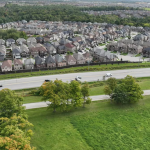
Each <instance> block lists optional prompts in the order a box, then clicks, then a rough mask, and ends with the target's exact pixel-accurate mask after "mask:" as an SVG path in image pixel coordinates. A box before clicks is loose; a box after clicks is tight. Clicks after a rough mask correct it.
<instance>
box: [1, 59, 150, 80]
mask: <svg viewBox="0 0 150 150" xmlns="http://www.w3.org/2000/svg"><path fill="white" fill-rule="evenodd" d="M149 67H150V63H149V62H145V63H124V64H123V63H122V64H113V65H112V64H107V65H106V64H103V65H94V66H90V65H89V66H88V65H87V66H83V67H72V68H66V69H58V70H57V69H56V70H46V71H36V72H25V73H13V74H1V75H0V80H5V79H13V78H22V77H33V76H43V75H54V74H66V73H76V72H88V71H89V72H91V71H92V72H94V71H107V70H121V69H136V68H149Z"/></svg>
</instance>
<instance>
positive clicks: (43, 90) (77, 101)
mask: <svg viewBox="0 0 150 150" xmlns="http://www.w3.org/2000/svg"><path fill="white" fill-rule="evenodd" d="M31 94H33V95H36V96H43V98H42V100H43V101H49V102H50V104H49V106H48V107H49V108H52V109H53V111H54V112H56V110H57V109H58V110H60V111H62V112H68V111H69V110H71V109H73V108H78V107H81V106H83V107H85V105H86V104H90V103H91V99H90V98H89V85H88V83H86V82H85V83H84V84H82V85H81V84H80V82H78V81H75V80H73V81H71V82H70V83H68V82H62V81H61V80H55V81H50V82H44V83H43V85H42V86H41V87H40V88H39V89H38V90H35V91H31Z"/></svg>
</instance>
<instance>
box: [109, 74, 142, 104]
mask: <svg viewBox="0 0 150 150" xmlns="http://www.w3.org/2000/svg"><path fill="white" fill-rule="evenodd" d="M142 94H143V91H142V90H141V88H140V86H139V85H138V84H137V83H136V81H135V79H134V78H133V77H132V76H126V77H125V79H123V80H122V83H121V84H120V85H118V86H116V87H115V89H114V90H113V93H112V95H111V99H113V100H114V101H115V102H116V103H120V104H127V103H135V102H137V101H139V100H140V99H142V98H143V96H142Z"/></svg>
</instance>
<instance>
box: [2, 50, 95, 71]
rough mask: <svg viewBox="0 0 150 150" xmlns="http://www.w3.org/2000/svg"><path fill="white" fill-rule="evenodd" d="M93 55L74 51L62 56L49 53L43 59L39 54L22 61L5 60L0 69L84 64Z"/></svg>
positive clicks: (90, 59)
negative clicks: (71, 53)
mask: <svg viewBox="0 0 150 150" xmlns="http://www.w3.org/2000/svg"><path fill="white" fill-rule="evenodd" d="M92 60H93V57H92V56H91V54H90V53H89V52H86V53H85V54H83V55H82V54H79V53H74V54H73V55H66V56H62V55H59V54H56V55H54V56H52V55H49V56H47V57H46V58H45V59H44V58H41V57H40V56H36V57H35V58H34V59H33V58H28V59H25V60H24V61H22V60H21V59H14V61H13V62H12V60H6V61H4V62H3V63H2V65H1V71H2V72H7V71H12V70H22V69H34V68H38V69H40V68H46V67H47V68H54V67H63V66H68V65H76V64H85V63H87V62H91V61H92Z"/></svg>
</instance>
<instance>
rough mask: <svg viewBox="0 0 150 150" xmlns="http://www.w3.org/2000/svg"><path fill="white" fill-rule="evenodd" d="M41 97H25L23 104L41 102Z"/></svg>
mask: <svg viewBox="0 0 150 150" xmlns="http://www.w3.org/2000/svg"><path fill="white" fill-rule="evenodd" d="M41 101H42V97H41V96H26V97H24V101H23V103H24V104H26V103H36V102H41Z"/></svg>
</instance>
